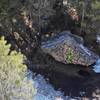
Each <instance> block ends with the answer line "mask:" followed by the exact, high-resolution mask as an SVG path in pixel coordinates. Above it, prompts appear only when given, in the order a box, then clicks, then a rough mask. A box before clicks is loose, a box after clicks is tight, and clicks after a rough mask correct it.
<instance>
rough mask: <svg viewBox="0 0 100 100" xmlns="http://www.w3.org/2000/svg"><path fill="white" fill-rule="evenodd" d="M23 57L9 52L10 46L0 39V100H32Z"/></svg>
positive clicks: (30, 82) (29, 81) (30, 86)
mask: <svg viewBox="0 0 100 100" xmlns="http://www.w3.org/2000/svg"><path fill="white" fill-rule="evenodd" d="M23 60H24V56H23V55H22V54H21V53H20V52H19V53H17V52H16V51H11V52H10V45H9V44H7V41H5V40H4V37H2V38H1V39H0V100H33V96H34V93H35V89H34V88H33V83H32V81H31V80H28V79H27V77H25V76H26V71H27V67H26V65H25V64H23Z"/></svg>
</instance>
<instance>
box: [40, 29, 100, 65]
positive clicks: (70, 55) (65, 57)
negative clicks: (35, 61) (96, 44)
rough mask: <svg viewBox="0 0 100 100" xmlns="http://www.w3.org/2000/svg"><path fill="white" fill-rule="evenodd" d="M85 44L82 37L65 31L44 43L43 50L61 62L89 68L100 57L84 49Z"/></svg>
mask: <svg viewBox="0 0 100 100" xmlns="http://www.w3.org/2000/svg"><path fill="white" fill-rule="evenodd" d="M83 43H84V42H83V39H82V38H81V37H78V36H77V35H73V34H71V33H70V32H69V31H64V32H61V33H59V34H58V35H57V36H55V37H53V38H51V39H50V40H48V41H46V42H42V45H41V49H42V50H43V51H44V52H45V53H47V54H49V55H51V56H52V57H54V58H55V60H57V61H59V62H62V63H65V64H68V63H72V64H81V65H85V66H89V65H91V64H93V63H95V62H96V60H97V59H99V57H98V56H97V55H96V54H94V53H93V52H92V51H90V50H88V49H87V48H86V47H84V46H83Z"/></svg>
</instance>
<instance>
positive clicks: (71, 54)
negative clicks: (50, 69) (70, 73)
mask: <svg viewBox="0 0 100 100" xmlns="http://www.w3.org/2000/svg"><path fill="white" fill-rule="evenodd" d="M73 57H74V56H73V51H72V50H71V48H69V49H68V51H67V54H66V61H67V62H68V63H72V60H73Z"/></svg>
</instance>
